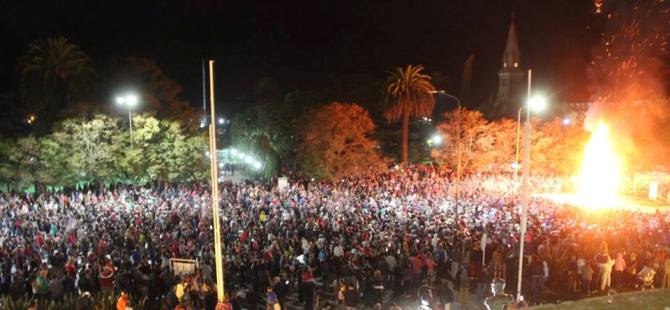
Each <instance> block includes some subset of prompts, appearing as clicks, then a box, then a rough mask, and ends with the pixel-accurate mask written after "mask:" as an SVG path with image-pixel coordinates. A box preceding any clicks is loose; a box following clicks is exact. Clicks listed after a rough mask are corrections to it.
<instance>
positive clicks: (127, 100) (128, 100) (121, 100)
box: [116, 94, 138, 149]
mask: <svg viewBox="0 0 670 310" xmlns="http://www.w3.org/2000/svg"><path fill="white" fill-rule="evenodd" d="M137 101H138V100H137V96H136V95H133V94H126V95H123V96H118V97H116V103H117V104H119V105H122V106H126V107H127V108H128V130H129V131H130V148H131V149H132V148H133V108H134V107H135V106H136V105H137Z"/></svg>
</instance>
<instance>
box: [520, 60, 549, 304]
mask: <svg viewBox="0 0 670 310" xmlns="http://www.w3.org/2000/svg"><path fill="white" fill-rule="evenodd" d="M532 73H533V72H532V71H531V70H530V69H529V70H528V95H527V97H526V98H527V102H526V106H527V108H526V122H525V123H524V134H525V137H524V143H523V145H524V152H523V180H522V182H521V218H520V222H521V225H520V226H521V227H520V229H519V230H520V231H519V270H518V272H519V273H518V277H517V287H516V299H517V301H521V300H522V297H521V282H522V279H523V247H524V240H525V239H526V226H527V224H528V204H529V201H530V184H529V183H530V110H533V111H535V112H541V111H542V110H544V109H546V108H547V99H546V98H545V97H542V96H534V97H531V81H532ZM523 108H524V107H522V108H521V109H519V123H520V122H521V110H523ZM517 125H518V123H517ZM518 133H519V131H518V126H517V136H518ZM518 145H519V144H518V139H517V163H518V154H519V146H518ZM517 171H518V169H517ZM515 175H516V174H515Z"/></svg>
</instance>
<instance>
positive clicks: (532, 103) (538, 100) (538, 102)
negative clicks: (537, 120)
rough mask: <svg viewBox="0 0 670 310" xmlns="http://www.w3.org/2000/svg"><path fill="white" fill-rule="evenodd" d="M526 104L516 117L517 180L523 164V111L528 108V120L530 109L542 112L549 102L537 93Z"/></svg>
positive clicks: (515, 171) (515, 163)
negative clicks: (521, 147) (520, 142)
mask: <svg viewBox="0 0 670 310" xmlns="http://www.w3.org/2000/svg"><path fill="white" fill-rule="evenodd" d="M527 101H528V102H526V104H525V105H523V106H522V107H521V108H520V109H519V113H517V117H516V156H515V159H514V179H515V180H517V179H518V178H519V168H520V167H521V165H520V164H519V138H520V133H521V112H522V111H523V110H526V120H529V119H530V113H529V112H530V111H529V109H530V110H532V111H533V112H535V113H542V112H543V111H544V110H546V109H547V106H548V103H547V98H546V97H544V96H542V95H535V96H534V97H532V98H531V99H528V100H527Z"/></svg>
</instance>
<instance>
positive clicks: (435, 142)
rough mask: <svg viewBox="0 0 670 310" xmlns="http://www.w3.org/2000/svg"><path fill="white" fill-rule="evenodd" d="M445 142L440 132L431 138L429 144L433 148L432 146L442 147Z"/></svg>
mask: <svg viewBox="0 0 670 310" xmlns="http://www.w3.org/2000/svg"><path fill="white" fill-rule="evenodd" d="M443 140H444V139H443V138H442V134H441V133H439V132H436V133H434V134H433V136H431V137H430V139H428V143H429V144H430V145H431V146H432V145H435V146H440V145H442V141H443Z"/></svg>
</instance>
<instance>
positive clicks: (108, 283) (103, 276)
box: [98, 260, 114, 294]
mask: <svg viewBox="0 0 670 310" xmlns="http://www.w3.org/2000/svg"><path fill="white" fill-rule="evenodd" d="M98 277H99V278H100V288H101V289H102V290H103V291H104V292H105V293H108V294H109V293H111V292H112V290H113V288H114V266H113V265H112V261H111V260H107V263H106V264H105V265H104V266H102V269H101V270H100V274H99V275H98Z"/></svg>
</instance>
